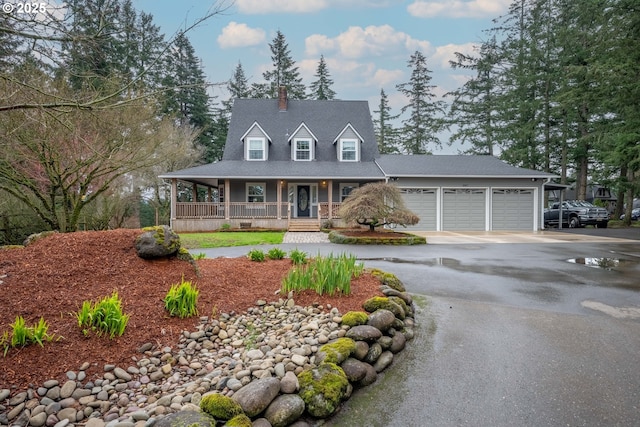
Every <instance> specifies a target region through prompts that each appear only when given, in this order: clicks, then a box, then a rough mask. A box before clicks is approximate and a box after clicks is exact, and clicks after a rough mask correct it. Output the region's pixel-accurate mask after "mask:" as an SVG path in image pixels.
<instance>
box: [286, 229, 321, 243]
mask: <svg viewBox="0 0 640 427" xmlns="http://www.w3.org/2000/svg"><path fill="white" fill-rule="evenodd" d="M282 243H329V236H328V234H327V233H323V232H322V231H311V232H307V231H287V232H286V233H285V234H284V238H283V239H282Z"/></svg>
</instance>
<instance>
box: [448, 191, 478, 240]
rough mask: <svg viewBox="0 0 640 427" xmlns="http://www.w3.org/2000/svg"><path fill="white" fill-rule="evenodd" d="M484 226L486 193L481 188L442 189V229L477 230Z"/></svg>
mask: <svg viewBox="0 0 640 427" xmlns="http://www.w3.org/2000/svg"><path fill="white" fill-rule="evenodd" d="M485 228H486V193H485V190H483V189H468V188H448V189H444V190H443V200H442V229H443V230H445V231H450V230H472V231H473V230H479V231H484V230H485Z"/></svg>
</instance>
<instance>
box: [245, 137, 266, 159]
mask: <svg viewBox="0 0 640 427" xmlns="http://www.w3.org/2000/svg"><path fill="white" fill-rule="evenodd" d="M266 143H267V141H266V140H265V139H264V138H249V139H248V140H247V160H266V158H267V156H266V152H267V150H266Z"/></svg>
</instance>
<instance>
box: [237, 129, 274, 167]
mask: <svg viewBox="0 0 640 427" xmlns="http://www.w3.org/2000/svg"><path fill="white" fill-rule="evenodd" d="M240 141H242V142H243V143H244V158H245V159H246V160H251V161H264V160H267V159H268V158H269V152H268V149H269V145H268V144H269V143H270V142H271V138H269V135H267V133H266V132H265V131H264V129H262V127H261V126H260V125H259V124H258V122H253V125H251V127H250V128H249V129H247V131H246V132H245V133H244V135H242V137H241V138H240Z"/></svg>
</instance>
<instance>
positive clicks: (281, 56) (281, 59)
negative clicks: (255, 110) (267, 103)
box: [252, 30, 306, 99]
mask: <svg viewBox="0 0 640 427" xmlns="http://www.w3.org/2000/svg"><path fill="white" fill-rule="evenodd" d="M269 48H270V49H271V60H272V61H273V69H272V70H270V71H265V72H264V73H262V77H263V78H264V79H265V81H266V83H265V84H257V85H253V86H252V89H253V95H254V97H256V98H277V97H278V88H279V87H280V86H286V87H287V96H288V97H289V99H304V98H305V92H306V88H305V86H304V84H303V83H302V77H300V72H299V71H298V67H296V66H295V61H294V60H293V58H291V52H290V51H289V45H288V44H287V42H286V40H285V37H284V34H282V32H281V31H280V30H278V32H277V33H276V36H275V38H274V39H273V41H272V42H271V43H269Z"/></svg>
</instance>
